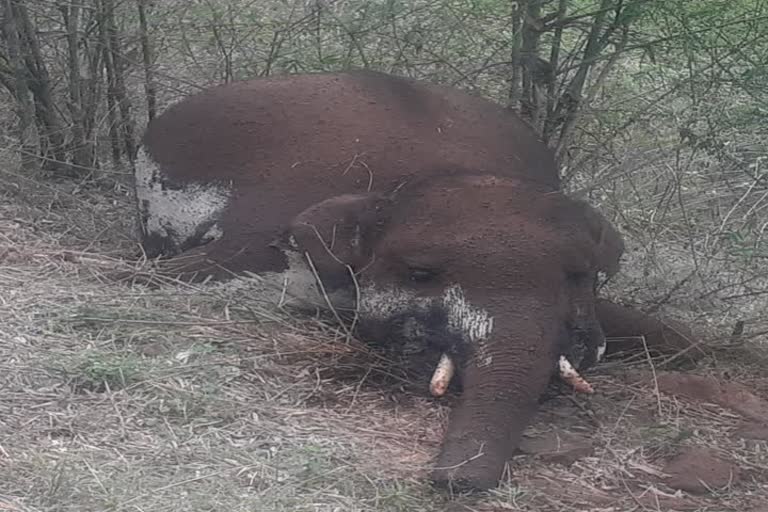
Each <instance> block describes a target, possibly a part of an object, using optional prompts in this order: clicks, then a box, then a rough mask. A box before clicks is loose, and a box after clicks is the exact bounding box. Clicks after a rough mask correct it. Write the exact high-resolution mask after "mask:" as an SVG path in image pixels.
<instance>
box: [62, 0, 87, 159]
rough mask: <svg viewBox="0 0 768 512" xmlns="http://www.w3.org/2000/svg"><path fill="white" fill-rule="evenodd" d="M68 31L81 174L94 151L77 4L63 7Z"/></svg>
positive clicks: (74, 141)
mask: <svg viewBox="0 0 768 512" xmlns="http://www.w3.org/2000/svg"><path fill="white" fill-rule="evenodd" d="M61 13H62V15H63V17H64V24H65V26H66V29H67V50H68V61H69V62H68V65H69V84H68V85H69V112H70V115H71V116H72V142H71V147H72V163H73V164H74V167H75V168H74V169H73V170H74V171H76V172H77V173H79V174H81V173H83V172H86V171H89V170H90V167H91V165H92V164H93V158H92V155H93V151H92V150H91V148H90V147H89V145H88V143H87V141H86V139H85V123H84V117H83V100H82V94H81V89H80V86H81V78H80V52H79V49H78V39H79V26H80V6H79V4H78V3H77V2H70V3H69V5H68V6H67V5H62V6H61Z"/></svg>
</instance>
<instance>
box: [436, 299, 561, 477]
mask: <svg viewBox="0 0 768 512" xmlns="http://www.w3.org/2000/svg"><path fill="white" fill-rule="evenodd" d="M519 306H523V307H519ZM525 306H526V305H522V304H516V307H515V312H511V313H510V309H509V308H507V309H506V311H505V315H504V317H502V318H504V320H503V322H498V321H495V322H494V323H495V325H494V332H493V334H492V337H491V338H490V339H488V340H486V343H485V347H484V350H475V354H474V357H472V358H470V360H468V361H466V362H465V364H464V365H463V366H464V367H463V369H462V373H463V376H462V379H463V383H464V391H463V393H462V396H461V400H460V403H459V404H458V405H457V407H456V408H455V409H454V410H453V411H452V412H451V418H450V423H449V426H448V430H447V432H446V434H445V438H444V441H443V447H442V450H441V453H440V455H439V457H438V460H437V462H436V466H435V468H434V470H433V473H432V480H433V482H434V483H435V485H437V486H440V487H450V488H452V489H454V490H469V489H480V490H483V489H489V488H492V487H495V486H496V485H497V484H498V482H499V479H500V478H501V476H502V473H503V470H504V465H505V463H506V462H507V460H509V459H510V458H511V457H512V456H513V455H514V453H515V451H516V449H517V446H518V444H519V441H520V438H521V436H522V434H523V431H524V430H525V428H526V427H527V426H528V424H529V423H530V421H531V420H532V418H533V416H534V414H535V412H536V408H537V405H538V399H539V397H540V396H541V395H542V393H543V392H544V391H545V390H546V387H547V384H548V382H549V379H550V377H551V376H552V374H553V372H554V371H555V370H556V365H557V347H558V342H561V341H562V340H563V339H564V337H565V336H567V333H566V331H565V327H564V322H563V321H558V318H557V315H555V316H553V311H552V306H551V305H550V306H544V305H543V304H542V303H535V304H528V305H527V306H528V307H525ZM497 319H498V317H497ZM483 351H484V352H485V353H484V354H481V353H479V352H483Z"/></svg>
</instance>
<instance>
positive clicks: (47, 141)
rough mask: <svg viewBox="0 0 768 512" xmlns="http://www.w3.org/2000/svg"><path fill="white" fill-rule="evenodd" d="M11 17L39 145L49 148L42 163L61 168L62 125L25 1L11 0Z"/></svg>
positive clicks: (62, 150) (62, 156)
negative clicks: (13, 20)
mask: <svg viewBox="0 0 768 512" xmlns="http://www.w3.org/2000/svg"><path fill="white" fill-rule="evenodd" d="M10 4H11V6H12V11H13V17H14V18H15V19H16V22H17V23H16V26H17V28H18V34H19V42H20V45H19V46H20V49H21V50H22V52H23V53H22V56H23V57H24V60H25V62H26V68H27V72H28V74H29V82H28V84H29V89H30V90H31V91H32V94H33V96H34V99H35V116H36V118H37V121H38V126H39V130H38V131H39V134H40V142H41V144H40V145H41V147H42V148H44V149H45V148H46V146H48V147H49V148H50V152H51V153H52V155H53V156H52V157H51V156H49V155H47V154H45V153H47V152H48V151H44V152H43V155H42V157H43V159H44V160H43V166H44V167H47V168H51V169H54V170H60V169H61V168H62V166H64V165H65V164H66V162H67V158H66V152H65V149H64V129H63V126H62V123H61V122H60V119H59V116H58V115H57V113H56V107H55V104H54V101H53V94H52V88H51V78H50V75H49V73H48V68H47V67H46V65H45V62H44V61H43V55H42V52H41V51H40V45H39V43H38V41H37V32H36V30H35V28H34V26H33V25H32V21H31V20H30V19H29V13H28V11H27V7H26V4H25V2H24V1H23V0H12V1H11V2H10Z"/></svg>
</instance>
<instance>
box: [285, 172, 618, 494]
mask: <svg viewBox="0 0 768 512" xmlns="http://www.w3.org/2000/svg"><path fill="white" fill-rule="evenodd" d="M284 241H285V244H284V247H285V248H290V249H291V250H294V251H298V252H300V253H301V254H303V255H304V256H305V257H306V258H307V259H308V260H310V261H311V265H312V267H313V268H314V269H315V271H316V275H317V276H319V278H320V283H321V285H322V287H323V290H324V291H325V292H326V294H327V295H329V296H330V295H333V296H335V297H346V299H340V300H338V301H337V302H335V303H334V306H336V307H339V308H345V307H349V306H350V305H351V306H352V307H353V308H354V310H355V312H356V314H357V316H358V326H359V333H360V334H361V337H362V338H363V339H366V338H369V339H375V340H377V341H378V342H392V343H398V342H402V341H403V340H407V339H418V340H420V341H421V342H423V343H425V344H427V345H429V346H430V347H432V348H434V349H435V350H436V351H437V352H438V353H441V354H444V356H445V357H447V358H449V359H450V360H451V361H453V362H454V363H455V365H456V367H457V371H458V372H459V374H460V376H461V379H462V384H463V392H462V395H461V397H460V402H459V404H458V405H457V406H456V407H455V408H454V410H453V411H452V413H451V419H450V423H449V426H448V430H447V433H446V436H445V439H444V442H443V446H442V450H441V453H440V455H439V457H438V460H437V467H436V468H434V469H433V475H432V478H433V481H434V482H435V483H436V484H440V485H444V484H448V483H452V484H453V485H458V486H464V487H469V488H475V489H486V488H489V487H493V486H495V485H496V484H497V483H498V479H499V477H500V476H501V473H502V470H503V467H504V463H505V462H506V461H507V460H508V458H509V457H510V456H511V455H512V454H513V453H514V450H515V448H516V447H517V443H518V441H519V439H520V436H521V435H522V433H523V430H524V429H525V428H526V426H527V425H528V423H529V421H530V420H531V418H532V416H533V414H534V412H535V408H536V406H537V401H538V399H539V397H540V396H541V394H542V393H543V392H544V390H545V389H546V386H547V383H548V381H549V379H550V378H551V376H552V374H553V372H554V370H555V367H556V362H557V359H558V357H559V356H560V355H562V354H568V355H572V354H573V353H574V352H579V353H581V354H582V356H583V360H584V361H587V362H589V361H593V360H594V359H595V358H596V356H595V355H594V353H596V352H598V351H599V347H600V345H604V339H603V337H602V331H600V329H599V326H598V323H597V320H596V319H595V317H594V315H595V310H594V308H595V305H594V288H593V284H594V282H595V278H596V275H597V273H598V272H600V271H602V272H605V273H607V274H609V275H610V274H612V273H614V272H616V270H617V268H618V260H619V257H620V256H621V254H622V252H623V243H622V241H621V238H620V236H619V235H618V233H617V232H616V231H615V230H614V229H613V228H612V227H611V226H610V224H609V223H608V222H607V221H606V220H605V219H604V218H603V217H602V216H601V215H600V214H598V213H597V212H596V211H595V210H593V209H591V208H590V207H589V206H588V205H587V204H586V203H583V202H579V201H575V200H572V199H569V198H567V197H565V196H564V195H563V194H562V193H561V192H558V191H551V190H549V189H544V188H537V187H536V186H535V185H531V184H526V183H523V182H520V181H515V180H513V179H507V178H499V177H495V176H489V175H471V174H466V175H453V176H440V177H432V178H427V179H421V180H419V181H418V182H415V183H411V184H409V185H406V186H404V187H403V188H402V189H400V190H399V191H397V192H396V193H394V194H389V195H385V194H377V193H362V194H352V195H344V196H338V197H333V198H330V199H327V200H325V201H323V202H320V203H318V204H316V205H313V206H311V207H309V208H308V209H306V210H305V211H304V212H302V213H301V214H300V215H298V216H297V217H296V218H295V219H294V222H293V223H292V225H291V226H290V228H289V229H288V231H287V233H285V238H284ZM575 349H579V350H575Z"/></svg>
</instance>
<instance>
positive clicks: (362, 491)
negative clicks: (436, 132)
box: [0, 0, 768, 511]
mask: <svg viewBox="0 0 768 512" xmlns="http://www.w3.org/2000/svg"><path fill="white" fill-rule="evenodd" d="M1 13H2V32H1V36H2V38H1V41H0V42H1V43H2V45H1V46H0V102H2V105H3V106H4V107H5V108H3V109H2V110H0V138H1V139H0V151H2V154H3V161H4V162H5V163H4V164H3V165H2V166H0V194H2V197H3V201H2V204H0V264H2V266H1V267H0V308H2V309H1V311H2V313H1V316H0V318H2V322H0V355H1V356H2V362H0V367H2V368H3V372H2V375H0V386H2V387H0V389H1V390H2V393H0V493H2V494H4V495H6V497H7V500H8V501H7V503H8V505H7V507H6V508H7V509H8V510H23V509H25V508H26V507H29V508H30V509H33V508H35V507H36V508H35V509H39V510H57V511H60V510H79V511H85V510H120V511H122V510H154V511H159V510H180V509H184V510H214V509H216V510H218V509H223V508H226V509H228V510H329V511H330V510H383V511H389V510H393V511H394V510H444V509H445V507H446V506H447V505H444V504H442V502H440V501H439V500H438V499H437V498H436V497H435V496H434V495H433V494H432V493H431V491H429V489H428V488H427V487H426V486H425V484H424V483H423V482H422V480H423V478H422V477H423V468H424V467H426V466H427V465H428V461H429V456H431V454H432V453H433V451H434V450H435V449H436V447H437V446H438V444H439V439H440V435H441V428H442V426H441V425H442V423H441V422H443V420H444V418H445V415H446V410H447V409H446V406H445V405H444V404H442V403H435V402H433V401H431V400H427V399H426V398H424V397H421V396H418V395H411V394H408V393H405V392H400V391H395V388H397V386H399V385H400V384H397V382H398V379H405V378H406V377H404V376H394V375H393V373H397V372H396V369H394V368H392V367H391V366H387V363H386V362H383V361H380V360H378V359H376V357H375V356H374V355H372V354H369V353H367V352H366V351H365V349H364V347H362V346H360V345H356V344H354V343H352V342H351V341H350V340H343V338H344V337H343V335H342V334H340V333H338V332H335V331H332V330H329V329H328V328H327V327H324V326H323V325H322V324H319V323H316V322H311V321H310V322H307V321H306V320H298V319H295V318H291V317H290V316H289V315H288V314H287V313H286V312H285V311H283V310H281V309H279V308H275V307H272V306H270V305H265V304H262V303H260V302H259V301H258V297H257V294H255V293H253V290H254V288H253V287H254V286H255V287H256V288H258V285H257V284H254V282H249V281H248V280H243V281H242V282H241V283H240V285H239V286H240V288H234V289H232V288H226V289H225V288H222V287H217V286H203V287H192V286H190V285H185V284H183V283H165V284H164V285H163V286H161V287H160V288H159V289H156V290H148V289H146V288H144V287H141V286H140V285H130V283H128V284H126V285H125V286H123V285H119V286H117V285H114V284H112V283H107V282H106V280H104V279H102V277H101V276H102V273H103V272H104V271H105V269H107V268H114V267H116V266H120V265H125V263H124V262H122V261H121V260H120V258H121V257H125V256H126V255H128V254H130V253H131V252H132V251H135V239H134V235H133V233H134V231H133V229H134V226H133V222H134V219H133V216H132V213H130V212H131V207H132V202H131V201H132V200H131V187H130V165H131V163H132V162H131V160H132V157H133V154H134V151H135V148H136V145H137V143H138V141H139V139H140V136H141V133H142V130H143V127H144V126H145V125H146V123H147V121H148V120H149V119H151V118H152V117H154V116H155V115H157V114H158V113H160V112H162V111H163V109H164V108H165V107H166V106H168V105H169V104H172V103H173V102H175V101H178V100H179V99H180V98H182V97H184V96H185V95H188V94H191V93H194V92H195V91H198V90H200V89H203V88H206V87H209V86H212V85H216V84H220V83H226V82H231V81H234V80H242V79H247V78H251V77H257V76H268V75H274V74H282V73H294V72H303V71H321V70H323V71H331V70H341V69H347V68H350V67H358V68H359V67H368V68H372V69H377V70H381V71H387V72H392V73H396V74H401V75H406V76H411V77H416V78H421V79H425V80H431V81H434V82H440V83H445V84H451V85H454V86H457V87H460V88H464V89H467V90H469V91H473V92H475V93H477V94H482V95H485V96H487V97H490V98H492V99H494V100H496V101H498V102H499V103H500V105H501V106H503V107H504V108H510V109H514V110H516V111H518V112H520V113H521V115H523V116H524V117H525V118H526V119H527V120H528V121H530V123H531V124H532V125H533V126H534V127H535V129H536V130H537V131H538V133H539V134H540V135H541V137H542V138H543V139H544V140H545V141H546V142H547V143H548V144H549V145H551V147H552V148H553V150H554V151H555V152H556V154H557V157H558V161H559V164H560V168H561V174H562V176H563V179H564V182H565V184H566V187H567V188H568V190H569V191H570V192H571V193H573V194H576V195H582V196H585V197H588V198H589V199H590V200H591V202H592V203H593V204H595V205H597V206H598V207H600V208H601V210H602V211H603V212H604V213H605V214H606V215H608V216H609V217H610V218H611V219H613V220H614V222H616V224H617V225H618V226H619V227H620V229H621V231H622V233H623V234H624V235H625V237H626V238H627V242H628V251H627V256H626V258H625V263H624V268H623V271H622V274H621V276H620V277H619V278H618V279H617V280H615V281H614V282H612V283H609V284H608V286H607V287H606V290H605V291H606V293H607V294H608V295H616V296H620V297H621V298H623V299H627V298H629V299H631V300H632V302H634V303H635V304H637V305H639V307H641V308H642V309H644V310H646V311H649V312H662V313H665V314H667V315H670V316H672V317H676V318H680V319H684V320H686V321H688V322H691V324H692V325H693V326H694V327H695V328H696V329H697V332H698V333H699V334H701V335H702V337H703V339H705V340H706V341H707V344H708V347H709V350H710V352H709V354H710V356H709V358H708V359H707V360H706V364H704V363H702V364H703V366H700V369H705V370H706V372H709V373H715V374H717V375H719V376H722V375H728V376H730V377H734V378H736V377H738V378H739V379H740V380H741V381H742V382H749V383H751V384H750V385H752V386H753V387H755V388H758V389H764V388H765V387H766V383H765V382H764V378H763V377H761V376H760V372H759V370H760V367H761V365H762V364H763V363H764V361H765V359H764V356H763V352H762V350H763V348H762V347H763V346H764V344H765V342H766V341H768V316H766V315H765V313H764V311H766V310H767V309H768V240H767V237H768V233H767V231H768V160H767V158H768V144H766V142H767V141H768V122H767V121H768V86H766V83H768V2H766V1H764V0H728V1H726V0H708V1H690V0H521V1H510V0H408V1H404V0H337V1H333V0H259V1H256V0H192V1H182V0H155V1H151V0H77V1H64V0H61V1H59V0H2V11H1ZM137 265H138V264H137ZM135 270H136V271H137V272H139V270H140V269H139V268H138V267H136V269H135ZM126 286H128V288H126ZM340 340H342V341H343V342H342V341H340ZM372 358H373V359H372ZM637 364H638V365H645V367H646V368H647V366H648V365H649V364H652V363H649V361H640V362H638V363H637ZM627 366H631V365H625V367H627ZM654 368H655V367H654ZM340 369H341V371H340ZM603 371H604V372H605V373H601V374H599V375H597V376H596V377H595V378H596V379H597V381H596V382H598V383H599V384H601V385H602V386H604V389H606V388H608V389H612V390H621V391H620V392H619V391H616V393H618V394H617V395H616V396H613V399H614V400H613V401H612V402H611V400H609V398H611V397H610V393H607V394H606V395H605V397H603V398H595V399H594V400H593V401H592V402H590V404H589V407H597V408H598V409H600V407H602V408H603V409H601V410H602V412H603V413H604V414H606V415H607V416H605V418H613V416H611V411H612V412H613V413H616V418H615V423H611V424H610V428H606V427H605V424H601V425H595V424H592V425H591V427H590V428H591V429H592V430H593V431H594V439H595V440H596V441H595V443H596V445H597V452H596V453H597V455H593V456H591V457H587V458H586V459H583V460H582V461H579V462H578V463H577V464H576V465H575V466H568V467H567V468H557V469H553V468H552V467H549V466H546V467H544V466H536V464H534V462H532V461H530V460H527V459H523V462H524V464H522V465H521V466H520V467H517V468H515V474H516V475H518V474H519V475H521V476H520V478H519V479H518V478H517V477H516V478H515V479H514V480H511V481H510V482H509V485H508V486H507V487H505V488H503V489H501V490H498V491H494V492H493V493H491V494H490V495H489V496H486V497H485V498H483V500H484V501H483V500H481V501H479V502H478V501H466V502H460V503H463V505H462V506H467V507H474V508H469V509H467V510H544V509H546V507H551V508H552V509H553V510H554V509H556V510H566V509H567V510H571V509H572V510H584V509H585V508H584V507H585V506H586V507H587V508H586V509H588V510H595V509H597V508H600V507H602V509H607V508H606V507H609V505H608V504H607V503H614V502H615V503H619V502H621V500H622V499H627V500H629V501H628V503H630V504H631V505H632V506H635V507H644V508H649V507H650V509H651V510H657V509H658V510H666V509H670V508H674V507H683V506H684V505H685V506H688V507H689V508H687V510H692V509H695V507H703V508H705V507H707V506H716V507H720V508H718V510H726V509H727V510H730V508H728V507H735V508H733V509H734V510H748V509H749V506H748V505H749V504H748V503H747V502H748V501H749V499H751V498H750V497H751V496H763V497H765V496H766V495H768V491H766V489H765V486H764V484H760V483H756V482H758V480H755V479H754V477H751V478H752V480H750V484H749V485H751V487H750V486H747V487H746V488H741V490H738V492H737V491H734V490H733V489H728V490H721V491H719V492H716V493H714V494H712V495H711V496H709V497H708V498H707V499H708V500H710V501H706V500H705V501H703V502H700V501H696V500H693V501H690V503H689V502H685V503H683V502H682V501H678V502H675V505H674V506H673V505H670V504H667V505H664V506H662V505H660V504H659V503H660V502H659V499H660V498H659V496H662V495H663V493H662V491H659V492H660V493H662V494H659V493H656V494H653V496H654V498H653V499H654V500H655V501H653V500H651V501H653V503H651V502H650V501H649V502H648V503H646V502H643V501H642V499H645V498H643V497H644V496H650V495H647V494H643V493H645V492H646V491H647V490H648V489H649V488H653V489H655V490H658V489H660V488H658V486H657V484H656V483H654V482H655V481H654V482H651V483H649V481H648V478H650V477H652V476H653V472H654V471H656V470H654V469H653V467H655V466H654V464H656V463H657V462H655V461H656V460H657V459H658V460H661V459H660V457H661V458H663V455H664V454H665V453H667V450H671V449H672V447H675V446H677V445H678V444H680V443H685V442H689V441H690V440H689V438H690V437H691V436H693V437H694V438H696V439H698V441H697V442H700V443H704V444H710V445H714V446H719V447H721V448H723V452H724V453H726V452H727V453H730V454H732V456H733V457H737V458H738V459H739V460H740V461H741V464H742V466H746V467H749V468H751V469H752V470H754V471H758V470H759V471H758V473H759V472H761V471H763V470H764V467H765V466H764V464H765V461H764V460H763V458H764V457H765V456H764V455H761V453H765V446H764V445H763V448H762V452H761V451H760V449H757V448H754V446H751V445H750V446H747V445H744V444H743V443H742V444H738V446H736V445H733V446H732V445H731V444H729V443H731V442H734V443H735V441H733V439H731V438H730V436H729V435H727V433H728V432H730V430H729V429H732V428H734V426H735V424H736V423H734V422H735V421H736V420H735V419H734V417H733V416H729V415H728V414H726V413H723V412H722V411H720V412H718V413H717V414H715V413H713V412H711V411H709V412H708V413H706V414H704V413H701V410H700V409H697V407H699V406H695V407H693V406H691V407H693V409H690V410H689V409H686V408H684V407H682V406H681V405H680V403H679V402H678V401H677V400H676V399H670V398H665V397H662V395H661V394H660V393H658V386H657V387H656V388H653V387H652V389H656V392H655V393H653V392H650V393H649V392H648V390H647V389H645V388H642V387H636V386H635V385H634V384H633V385H631V386H630V385H629V384H626V383H624V384H620V383H619V382H624V381H621V379H619V377H617V376H616V374H613V373H611V368H610V365H609V366H608V367H607V369H605V370H603ZM616 371H618V370H616ZM702 371H704V370H702ZM345 372H346V373H345ZM340 373H342V374H344V375H342V376H340V375H339V374H340ZM331 374H333V375H331ZM344 377H346V379H345V378H344ZM617 379H618V380H617ZM382 382H387V383H388V386H389V387H386V386H384V387H382V385H381V384H382ZM374 384H378V385H374ZM393 386H394V387H393ZM761 386H763V388H761ZM622 393H624V394H622ZM627 396H632V397H633V398H632V400H635V399H636V403H637V404H638V405H637V407H639V409H638V411H639V410H641V409H642V407H641V405H642V404H643V403H645V402H643V401H644V400H650V401H651V403H650V405H649V404H646V405H648V407H649V408H650V410H651V412H652V414H651V416H652V419H651V420H648V422H650V423H649V424H648V425H646V424H643V425H640V426H638V425H639V423H638V421H640V420H637V419H634V420H631V421H630V420H628V421H624V420H622V418H626V415H627V410H628V409H627V410H625V409H623V408H624V407H625V404H626V403H627V402H626V400H624V399H625V398H627ZM606 397H607V398H606ZM638 397H639V398H638ZM619 398H621V400H619ZM563 400H565V399H563ZM601 400H602V402H601ZM565 401H566V402H568V400H565ZM569 403H570V402H569ZM633 403H635V402H633ZM610 404H612V405H610ZM559 407H561V409H562V403H560V405H559ZM584 407H585V406H584V404H582V403H579V406H578V407H576V408H575V409H573V411H572V412H573V415H581V414H582V413H584ZM627 407H628V406H627ZM553 410H554V409H553ZM574 411H575V412H574ZM691 411H693V412H691ZM550 412H551V411H550ZM619 413H620V414H619ZM553 414H554V413H553ZM649 414H650V413H649ZM593 416H594V414H593ZM612 421H613V420H612ZM544 424H545V423H541V425H544ZM541 425H540V426H541ZM542 428H543V427H542ZM624 429H627V430H626V431H625V430H624ZM643 429H646V430H643ZM648 429H650V430H648ZM697 429H698V430H697ZM577 430H578V429H577ZM644 432H645V433H644ZM648 432H651V434H648ZM691 432H697V434H696V435H693V434H691ZM617 454H618V455H617ZM733 454H737V455H733ZM585 461H586V462H585ZM632 464H634V466H632ZM638 465H639V466H642V467H644V468H645V469H646V470H647V471H645V472H644V471H642V470H641V471H640V473H638V470H637V467H639V466H638ZM633 468H634V469H633ZM649 468H650V469H649ZM526 471H528V473H526ZM526 474H528V475H538V476H539V477H540V476H541V475H545V476H546V475H548V476H546V477H545V478H544V480H545V481H547V482H550V484H546V482H545V483H544V484H542V483H541V481H539V480H541V478H539V480H536V479H527V480H526V478H527V477H526V476H525V475H526ZM638 474H641V476H638ZM628 475H632V476H631V478H630V476H628ZM532 478H533V477H532ZM625 479H629V480H632V482H633V483H632V484H631V486H630V485H629V484H627V483H626V480H625ZM633 479H635V480H637V482H640V483H637V482H636V481H635V480H633ZM644 479H645V480H644ZM551 482H559V483H558V484H557V485H554V486H553V485H551ZM564 482H569V483H571V484H573V483H574V482H575V483H577V484H578V485H576V486H575V487H574V486H573V485H571V486H568V485H566V484H565V483H564ZM547 485H549V487H547ZM637 485H640V486H641V487H642V486H643V485H644V486H645V487H642V489H645V490H644V491H642V492H640V491H637V489H639V488H636V486H637ZM628 486H629V487H632V489H633V491H632V492H629V487H628ZM648 486H650V487H648ZM625 487H626V489H625ZM578 489H591V490H590V491H589V492H587V493H586V494H584V495H582V494H579V493H580V492H582V491H579V490H578ZM617 489H618V490H617ZM625 490H626V491H627V492H624V491H625ZM635 491H636V492H635ZM654 492H655V491H654ZM638 493H640V494H638ZM761 493H762V494H761ZM603 495H604V496H603ZM574 496H576V497H574ZM579 496H580V497H579ZM606 496H607V498H606ZM638 496H639V498H638ZM670 496H673V494H670ZM641 498H642V499H641ZM669 499H672V498H669ZM675 499H678V500H683V498H680V497H679V496H678V497H677V498H675ZM467 500H469V498H467ZM579 500H581V501H579ZM596 500H597V501H596ZM600 500H603V501H602V502H600ZM606 500H607V501H606ZM617 500H618V501H617ZM712 500H714V501H712ZM744 500H746V502H745V501H744ZM598 502H599V503H598ZM3 503H5V502H3V501H1V500H0V509H3V507H4V506H5V505H3ZM584 503H587V504H589V505H588V506H587V505H584ZM681 503H682V504H681ZM686 503H687V504H686ZM713 503H714V504H715V505H713ZM745 503H746V504H745ZM457 506H458V505H457ZM610 506H613V505H610ZM11 507H17V508H15V509H14V508H11ZM483 507H486V508H483ZM488 507H490V508H488ZM494 507H495V508H494ZM537 507H538V508H537ZM579 507H581V508H579ZM589 507H591V508H589ZM665 507H666V508H665ZM690 507H694V508H690ZM739 507H741V508H739ZM620 509H622V510H624V509H626V508H621V507H620Z"/></svg>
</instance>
